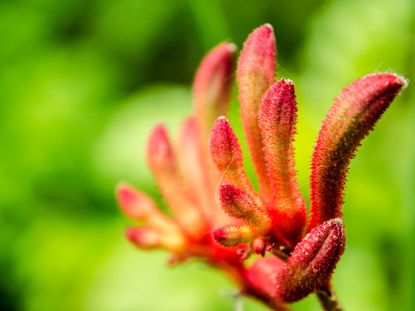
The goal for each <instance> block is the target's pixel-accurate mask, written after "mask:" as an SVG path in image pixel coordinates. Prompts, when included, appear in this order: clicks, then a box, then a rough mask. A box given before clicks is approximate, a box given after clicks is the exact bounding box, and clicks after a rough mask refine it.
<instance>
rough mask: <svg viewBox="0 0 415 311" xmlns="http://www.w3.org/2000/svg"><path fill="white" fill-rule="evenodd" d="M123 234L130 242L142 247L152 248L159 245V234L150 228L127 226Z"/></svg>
mask: <svg viewBox="0 0 415 311" xmlns="http://www.w3.org/2000/svg"><path fill="white" fill-rule="evenodd" d="M125 236H126V238H127V239H128V240H129V241H130V242H131V243H133V244H134V245H135V246H137V247H139V248H142V249H154V248H157V247H159V246H160V235H159V233H158V232H157V231H155V230H153V229H151V228H144V227H142V228H128V229H127V230H126V231H125Z"/></svg>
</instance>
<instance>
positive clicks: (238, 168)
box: [209, 117, 252, 192]
mask: <svg viewBox="0 0 415 311" xmlns="http://www.w3.org/2000/svg"><path fill="white" fill-rule="evenodd" d="M209 148H210V156H211V158H212V161H213V162H214V163H215V165H216V166H217V168H218V169H219V171H220V172H221V173H222V174H223V178H224V180H225V181H226V182H228V183H231V184H234V185H237V186H238V187H240V188H241V189H243V190H245V191H247V192H251V191H252V186H251V183H250V182H249V180H248V177H247V176H246V173H245V169H244V164H243V156H242V151H241V147H240V145H239V142H238V138H237V137H236V135H235V133H234V132H233V130H232V127H231V125H230V124H229V121H228V120H226V118H225V117H219V118H218V119H217V120H216V122H215V123H214V125H213V127H212V131H211V134H210V138H209Z"/></svg>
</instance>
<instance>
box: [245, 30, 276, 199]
mask: <svg viewBox="0 0 415 311" xmlns="http://www.w3.org/2000/svg"><path fill="white" fill-rule="evenodd" d="M275 57H276V47H275V37H274V31H273V29H272V26H271V25H269V24H265V25H262V26H260V27H258V28H256V29H255V30H254V31H253V32H252V33H251V34H250V35H249V37H248V39H247V40H246V41H245V43H244V46H243V49H242V51H241V54H240V57H239V61H238V68H237V83H238V88H239V102H240V104H241V118H242V123H243V127H244V132H245V136H246V138H247V140H248V145H249V150H250V152H251V155H252V160H253V163H254V166H255V168H256V171H257V174H258V178H259V185H260V189H261V193H262V194H263V196H265V197H267V198H268V197H269V196H270V194H271V190H270V187H269V181H268V177H267V172H266V166H265V162H264V153H263V145H262V139H261V133H260V130H259V126H258V118H257V116H258V109H259V105H260V102H261V98H262V96H263V95H264V93H265V91H266V90H267V89H268V88H269V87H270V86H271V84H272V83H274V80H275V70H276V61H275Z"/></svg>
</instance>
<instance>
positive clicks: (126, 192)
mask: <svg viewBox="0 0 415 311" xmlns="http://www.w3.org/2000/svg"><path fill="white" fill-rule="evenodd" d="M116 192H117V199H118V202H119V204H120V207H121V209H122V210H123V212H124V213H125V214H126V215H127V216H129V217H131V218H133V219H137V218H140V217H141V214H142V211H141V210H140V209H139V208H138V205H137V204H138V202H139V201H140V196H139V193H138V192H137V191H136V190H135V189H134V188H133V187H131V186H129V185H127V184H125V183H120V184H119V185H118V186H117V190H116Z"/></svg>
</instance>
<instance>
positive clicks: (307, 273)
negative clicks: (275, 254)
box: [275, 218, 345, 302]
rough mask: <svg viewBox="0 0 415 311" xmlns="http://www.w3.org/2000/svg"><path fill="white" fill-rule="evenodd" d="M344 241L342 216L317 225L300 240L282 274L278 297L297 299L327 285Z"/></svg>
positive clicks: (291, 300)
mask: <svg viewBox="0 0 415 311" xmlns="http://www.w3.org/2000/svg"><path fill="white" fill-rule="evenodd" d="M344 245H345V234H344V226H343V222H342V220H341V219H340V218H335V219H331V220H329V221H326V222H324V223H323V224H321V225H319V226H318V227H316V228H314V229H313V230H312V231H311V232H310V233H309V234H307V235H306V236H305V237H304V239H303V240H302V241H301V242H300V243H298V244H297V246H296V247H295V248H294V250H293V252H292V254H291V256H290V258H289V259H288V261H287V263H286V265H285V266H284V268H283V269H282V270H281V272H280V273H279V274H278V276H277V287H276V292H275V294H276V297H278V298H279V299H280V300H282V301H285V302H293V301H297V300H299V299H302V298H304V297H305V296H307V295H308V294H310V293H312V292H313V291H314V290H316V289H318V288H320V287H322V286H324V285H326V284H327V283H328V282H329V281H330V278H331V275H332V273H333V271H334V268H335V267H336V264H337V262H338V261H339V259H340V256H341V255H342V254H343V251H344Z"/></svg>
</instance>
